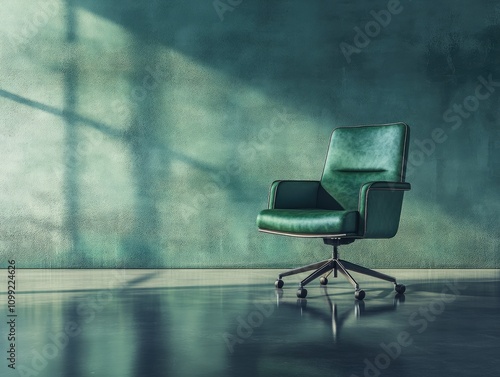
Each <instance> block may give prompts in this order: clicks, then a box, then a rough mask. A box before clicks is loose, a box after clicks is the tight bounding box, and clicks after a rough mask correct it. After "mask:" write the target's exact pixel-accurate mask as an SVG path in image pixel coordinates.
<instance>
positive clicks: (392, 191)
mask: <svg viewBox="0 0 500 377" xmlns="http://www.w3.org/2000/svg"><path fill="white" fill-rule="evenodd" d="M409 136H410V128H409V127H408V125H406V124H404V123H394V124H384V125H371V126H359V127H339V128H336V129H335V130H333V132H332V136H331V138H330V148H329V150H328V155H327V157H326V161H325V165H324V168H323V175H322V177H321V179H320V180H319V181H300V180H298V181H290V180H282V181H275V182H273V184H272V185H271V189H270V191H269V208H268V209H265V210H263V211H261V212H260V213H259V215H258V217H257V226H258V228H259V231H261V232H265V233H271V234H278V235H284V236H292V237H313V238H323V241H324V243H325V244H327V245H332V246H333V252H332V257H331V258H330V259H327V260H324V261H321V262H318V263H313V264H310V265H308V266H304V267H300V268H296V269H293V270H290V271H287V272H284V273H281V274H279V275H278V280H277V281H276V283H275V286H276V287H277V288H282V287H283V284H284V282H283V280H282V278H283V277H285V276H290V275H294V274H297V273H300V272H304V271H310V270H315V271H314V272H313V273H311V274H310V275H309V276H308V277H306V278H305V279H304V280H302V281H301V282H300V284H299V289H298V291H297V297H299V298H305V297H306V296H307V290H306V289H305V288H304V286H305V285H306V284H308V283H309V282H311V281H312V280H314V279H316V278H318V277H320V276H321V278H320V284H322V285H326V284H327V283H328V276H329V275H330V274H331V273H332V272H333V273H334V277H337V272H338V271H339V272H340V273H341V274H343V275H344V276H345V277H346V278H347V280H349V282H350V283H351V284H352V285H353V286H354V289H355V291H354V296H355V297H356V299H358V300H362V299H363V298H364V297H365V292H364V291H363V290H361V289H360V287H359V285H358V283H357V282H356V280H354V278H353V277H352V276H351V274H350V273H349V270H351V271H354V272H358V273H361V274H365V275H369V276H372V277H376V278H379V279H383V280H386V281H389V282H392V283H394V289H395V291H396V292H397V293H399V294H402V293H404V291H405V289H406V288H405V286H404V285H403V284H398V283H397V282H396V279H395V278H393V277H391V276H388V275H385V274H382V273H380V272H377V271H373V270H370V269H368V268H365V267H361V266H358V265H356V264H353V263H350V262H347V261H345V260H342V259H339V257H338V246H340V245H345V244H349V243H352V242H354V241H355V240H357V239H363V238H391V237H393V236H394V235H395V234H396V232H397V230H398V227H399V218H400V215H401V206H402V204H403V193H404V191H408V190H410V188H411V186H410V184H409V183H406V182H405V171H406V160H407V156H408V146H409Z"/></svg>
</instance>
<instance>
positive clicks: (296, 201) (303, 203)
mask: <svg viewBox="0 0 500 377" xmlns="http://www.w3.org/2000/svg"><path fill="white" fill-rule="evenodd" d="M319 185H320V182H319V181H306V180H279V181H274V182H273V183H272V185H271V188H270V190H269V209H305V208H316V203H317V197H318V190H319Z"/></svg>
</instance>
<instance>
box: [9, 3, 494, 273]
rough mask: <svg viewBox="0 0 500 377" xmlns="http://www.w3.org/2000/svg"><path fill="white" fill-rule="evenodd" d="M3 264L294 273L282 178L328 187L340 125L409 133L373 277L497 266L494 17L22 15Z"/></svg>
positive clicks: (105, 11) (258, 7) (390, 11)
mask: <svg viewBox="0 0 500 377" xmlns="http://www.w3.org/2000/svg"><path fill="white" fill-rule="evenodd" d="M2 8H3V9H2V16H1V18H2V22H1V23H0V151H1V156H2V159H1V162H0V186H1V190H0V253H1V260H0V265H2V266H5V265H6V263H7V260H8V259H11V258H15V259H16V260H17V265H18V266H19V267H288V266H294V265H300V264H303V263H309V262H311V261H315V260H318V259H320V258H324V257H326V256H328V255H329V249H328V248H326V247H325V246H324V245H323V244H322V242H321V240H301V239H289V238H285V237H276V236H270V235H265V234H260V233H258V232H257V229H256V227H255V218H256V215H257V213H258V212H259V211H260V210H261V209H263V208H264V207H265V206H266V203H267V191H268V187H269V185H270V183H271V182H272V181H273V180H275V179H318V178H319V177H320V174H321V168H322V164H323V160H324V155H325V153H326V148H327V144H328V138H329V135H330V133H331V131H332V129H333V128H334V127H336V126H345V125H357V124H368V123H387V122H392V121H404V122H406V123H408V124H409V125H410V126H411V127H412V142H411V150H410V157H409V172H408V181H410V182H411V183H412V185H413V190H412V191H410V192H409V193H408V194H407V195H406V197H405V202H404V206H403V214H402V221H401V226H400V231H399V233H398V235H397V236H396V237H395V238H393V239H391V240H366V241H360V242H355V243H353V244H351V245H348V246H345V247H343V248H342V250H343V251H342V252H343V254H342V255H343V256H344V257H345V258H346V259H350V260H352V261H354V262H357V263H361V264H366V265H369V266H373V267H379V268H380V267H479V268H484V267H496V268H498V267H500V259H499V254H500V246H499V245H500V243H499V238H500V235H499V226H498V213H499V209H500V204H499V200H498V192H499V183H500V124H499V120H498V119H499V109H500V106H499V102H500V69H499V67H500V64H499V63H500V60H499V59H500V45H499V44H500V40H499V35H500V34H499V33H500V6H499V5H498V2H497V1H465V2H464V1H461V2H457V1H452V0H447V1H441V2H431V1H409V0H401V1H400V2H398V1H397V0H390V1H387V0H376V1H357V2H353V1H348V0H342V1H314V2H308V1H299V0H288V1H284V0H283V1H268V0H216V1H213V0H171V1H167V0H165V1H161V0H153V1H130V0H120V1H118V0H102V1H90V0H87V1H77V0H67V1H63V0H47V1H27V0H7V1H4V2H3V3H2Z"/></svg>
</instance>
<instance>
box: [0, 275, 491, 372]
mask: <svg viewBox="0 0 500 377" xmlns="http://www.w3.org/2000/svg"><path fill="white" fill-rule="evenodd" d="M391 273H393V274H394V275H396V276H399V277H400V280H401V281H402V282H404V283H405V284H406V285H407V293H406V294H405V295H404V296H401V297H396V296H395V294H394V292H393V291H392V286H391V284H388V283H386V282H381V281H377V280H374V279H370V278H367V279H360V283H361V284H362V287H363V289H364V290H365V291H366V293H367V297H366V298H365V300H364V301H363V302H358V301H356V300H355V299H354V296H353V292H352V289H351V288H350V286H349V285H348V283H347V282H346V281H344V280H342V278H340V279H338V280H335V281H333V279H332V280H330V283H329V285H328V286H327V287H320V286H319V284H318V283H317V282H313V283H311V284H310V285H309V286H308V290H309V295H308V297H307V299H306V300H299V299H297V298H296V296H295V291H296V282H297V281H298V278H297V277H295V279H294V278H293V277H291V278H288V279H285V281H286V283H285V287H284V288H283V289H282V290H276V289H275V288H274V286H273V282H274V279H275V277H276V275H277V273H276V271H274V270H236V271H235V270H232V271H231V270H173V271H172V270H119V271H113V270H21V271H19V273H18V275H17V280H18V287H19V288H18V294H17V299H16V301H17V304H16V305H17V312H16V314H17V315H18V317H17V319H16V321H17V322H16V324H17V327H16V335H17V342H16V352H17V355H16V356H17V358H16V367H17V375H21V376H29V375H33V376H50V377H56V376H73V377H80V376H81V377H87V376H106V377H112V376H120V377H126V376H134V377H136V376H137V377H139V376H282V375H283V376H285V375H286V376H348V377H352V376H358V377H361V376H371V377H376V376H422V375H424V376H442V375H450V376H451V375H453V376H497V375H498V370H500V361H498V354H499V351H500V326H499V325H498V323H499V322H498V318H499V314H498V313H499V308H500V282H499V281H500V279H498V277H499V276H500V274H499V272H498V271H496V270H468V271H460V270H448V271H438V270H434V271H430V270H417V271H412V272H408V271H403V270H400V271H391ZM236 281H238V284H235V282H236ZM2 296H4V298H5V293H4V292H3V293H2V295H1V296H0V297H2ZM4 301H6V300H4ZM4 308H5V306H4ZM4 308H2V310H3V312H0V313H3V314H2V317H3V318H6V314H7V313H6V310H5V309H4ZM6 332H7V329H6V328H5V327H2V334H1V336H2V339H5V341H2V342H0V344H2V345H4V344H5V346H4V347H3V348H7V344H6V337H7V333H6ZM2 351H3V352H5V351H7V349H5V350H2ZM3 363H4V364H5V365H3V366H2V367H1V368H2V369H4V370H8V371H9V372H12V375H16V373H15V372H14V371H11V370H10V369H7V363H8V362H7V361H6V360H5V359H4V361H3ZM2 375H3V373H2Z"/></svg>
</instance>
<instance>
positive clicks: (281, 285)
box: [274, 279, 285, 288]
mask: <svg viewBox="0 0 500 377" xmlns="http://www.w3.org/2000/svg"><path fill="white" fill-rule="evenodd" d="M284 285H285V282H284V281H283V280H281V279H278V280H276V281H275V282H274V286H275V287H276V288H283V286H284Z"/></svg>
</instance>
